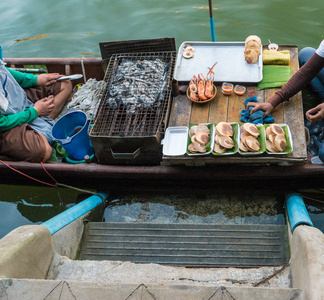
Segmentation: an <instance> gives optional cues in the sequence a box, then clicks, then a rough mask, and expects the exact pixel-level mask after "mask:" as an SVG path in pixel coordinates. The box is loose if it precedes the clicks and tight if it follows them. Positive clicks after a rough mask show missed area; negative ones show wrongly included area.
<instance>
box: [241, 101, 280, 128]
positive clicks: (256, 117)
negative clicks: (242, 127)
mask: <svg viewBox="0 0 324 300" xmlns="http://www.w3.org/2000/svg"><path fill="white" fill-rule="evenodd" d="M249 102H258V99H257V96H252V97H250V98H247V99H246V100H245V101H244V104H245V107H246V106H247V104H248V103H249ZM252 108H253V107H250V108H249V110H246V109H242V110H241V118H240V121H241V122H245V123H254V124H264V123H266V124H269V123H274V121H275V120H274V118H273V117H272V116H271V114H270V115H268V116H267V117H265V118H264V119H263V115H264V112H263V111H262V110H258V111H256V112H254V113H253V114H251V115H250V110H251V109H252Z"/></svg>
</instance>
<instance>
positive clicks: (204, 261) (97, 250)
mask: <svg viewBox="0 0 324 300" xmlns="http://www.w3.org/2000/svg"><path fill="white" fill-rule="evenodd" d="M79 259H81V260H114V261H116V260H119V261H132V262H134V263H157V264H163V265H176V266H188V267H259V266H276V265H283V264H286V263H287V262H288V259H289V257H288V239H287V227H286V226H285V225H205V224H149V223H145V224H134V223H88V224H87V226H86V232H85V237H84V240H83V243H82V246H81V253H80V258H79Z"/></svg>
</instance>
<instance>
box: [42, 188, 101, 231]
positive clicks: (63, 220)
mask: <svg viewBox="0 0 324 300" xmlns="http://www.w3.org/2000/svg"><path fill="white" fill-rule="evenodd" d="M100 196H101V197H102V198H103V199H106V198H107V195H106V194H103V193H98V195H93V196H91V197H89V198H87V199H85V200H83V201H82V202H80V203H78V204H76V205H74V206H73V207H71V208H70V209H68V210H66V211H64V212H62V213H60V214H59V215H57V216H55V217H53V218H51V219H49V220H47V221H46V222H44V223H42V224H41V225H43V226H45V227H47V228H48V230H49V231H50V233H51V234H54V233H55V232H57V231H59V230H60V229H62V228H63V227H65V226H66V225H68V224H70V223H72V222H73V221H75V220H76V219H78V218H80V217H81V216H83V215H84V214H86V213H87V212H89V211H90V210H92V209H94V208H95V207H97V206H98V205H100V204H102V202H103V200H102V198H101V197H100Z"/></svg>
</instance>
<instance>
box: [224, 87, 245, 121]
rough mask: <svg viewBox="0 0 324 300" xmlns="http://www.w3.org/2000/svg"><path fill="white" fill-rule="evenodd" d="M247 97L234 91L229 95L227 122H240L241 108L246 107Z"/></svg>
mask: <svg viewBox="0 0 324 300" xmlns="http://www.w3.org/2000/svg"><path fill="white" fill-rule="evenodd" d="M245 99H246V98H245V97H244V96H238V95H236V94H235V93H234V92H233V93H232V95H230V96H229V97H228V111H227V122H240V118H241V110H242V109H245V104H244V101H245Z"/></svg>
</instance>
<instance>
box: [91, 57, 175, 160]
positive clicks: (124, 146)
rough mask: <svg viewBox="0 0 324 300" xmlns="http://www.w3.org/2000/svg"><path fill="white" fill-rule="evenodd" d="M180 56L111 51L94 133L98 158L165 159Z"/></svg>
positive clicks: (92, 139)
mask: <svg viewBox="0 0 324 300" xmlns="http://www.w3.org/2000/svg"><path fill="white" fill-rule="evenodd" d="M175 60H176V52H175V51H168V52H151V53H148V52H145V53H122V54H114V55H112V56H111V58H110V60H109V64H108V66H107V69H106V73H105V78H104V80H105V82H107V87H106V90H105V92H104V93H103V96H102V99H101V101H100V104H99V108H98V111H97V115H96V118H95V122H94V125H93V127H92V129H91V132H90V139H91V142H92V144H93V147H94V150H95V153H96V155H97V158H98V161H99V163H101V164H127V165H139V164H142V165H150V164H157V163H159V162H160V161H161V158H162V151H161V138H162V135H163V133H164V130H165V124H166V123H167V117H168V113H169V109H170V104H171V81H172V77H173V72H174V65H175Z"/></svg>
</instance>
